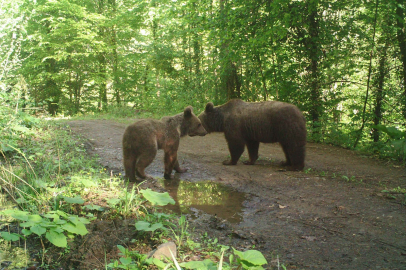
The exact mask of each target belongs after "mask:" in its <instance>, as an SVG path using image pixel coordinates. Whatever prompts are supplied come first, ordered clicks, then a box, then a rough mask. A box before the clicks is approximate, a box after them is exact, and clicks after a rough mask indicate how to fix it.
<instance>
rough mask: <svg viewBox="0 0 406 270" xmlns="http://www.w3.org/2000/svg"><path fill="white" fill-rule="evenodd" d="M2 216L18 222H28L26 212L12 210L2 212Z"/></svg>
mask: <svg viewBox="0 0 406 270" xmlns="http://www.w3.org/2000/svg"><path fill="white" fill-rule="evenodd" d="M3 214H4V215H7V216H11V217H13V218H15V219H18V220H22V221H28V216H29V213H28V212H25V211H20V210H14V209H9V210H4V211H3Z"/></svg>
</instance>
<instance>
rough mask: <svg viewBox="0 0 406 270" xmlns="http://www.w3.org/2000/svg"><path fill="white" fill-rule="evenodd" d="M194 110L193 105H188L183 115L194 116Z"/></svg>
mask: <svg viewBox="0 0 406 270" xmlns="http://www.w3.org/2000/svg"><path fill="white" fill-rule="evenodd" d="M192 112H193V107H192V106H187V107H186V108H185V110H184V111H183V116H185V117H190V116H192Z"/></svg>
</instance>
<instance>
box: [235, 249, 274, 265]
mask: <svg viewBox="0 0 406 270" xmlns="http://www.w3.org/2000/svg"><path fill="white" fill-rule="evenodd" d="M234 253H235V255H237V256H238V257H240V259H241V260H243V261H246V262H248V263H250V264H253V265H263V264H267V263H268V262H267V261H266V259H265V257H264V255H262V253H261V252H259V251H257V250H247V251H244V252H241V251H238V250H236V249H234Z"/></svg>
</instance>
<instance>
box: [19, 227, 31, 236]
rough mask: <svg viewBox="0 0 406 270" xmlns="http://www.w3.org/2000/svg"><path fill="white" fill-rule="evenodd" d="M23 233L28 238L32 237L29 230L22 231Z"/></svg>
mask: <svg viewBox="0 0 406 270" xmlns="http://www.w3.org/2000/svg"><path fill="white" fill-rule="evenodd" d="M21 232H22V233H23V234H24V235H25V236H28V235H31V234H32V231H31V230H27V229H22V230H21Z"/></svg>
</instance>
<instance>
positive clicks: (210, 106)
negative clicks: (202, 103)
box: [205, 102, 214, 112]
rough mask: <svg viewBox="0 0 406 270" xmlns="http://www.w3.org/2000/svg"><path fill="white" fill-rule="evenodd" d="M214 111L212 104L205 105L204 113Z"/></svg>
mask: <svg viewBox="0 0 406 270" xmlns="http://www.w3.org/2000/svg"><path fill="white" fill-rule="evenodd" d="M213 109H214V104H213V103H212V102H209V103H207V104H206V110H205V111H206V112H212V111H213Z"/></svg>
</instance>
